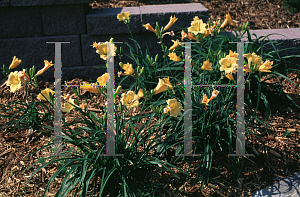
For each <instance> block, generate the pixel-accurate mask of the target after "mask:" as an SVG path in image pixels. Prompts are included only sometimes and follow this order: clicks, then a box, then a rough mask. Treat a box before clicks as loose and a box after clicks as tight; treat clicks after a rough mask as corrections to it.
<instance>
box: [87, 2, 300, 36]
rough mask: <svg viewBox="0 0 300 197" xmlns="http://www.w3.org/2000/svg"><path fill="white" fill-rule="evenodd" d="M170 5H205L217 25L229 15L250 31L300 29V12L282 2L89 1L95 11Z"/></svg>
mask: <svg viewBox="0 0 300 197" xmlns="http://www.w3.org/2000/svg"><path fill="white" fill-rule="evenodd" d="M170 3H172V4H180V3H202V4H203V5H204V6H205V7H206V8H207V9H208V12H209V16H210V17H211V18H212V19H213V20H214V21H215V20H218V19H221V20H222V21H223V20H224V18H225V15H226V14H228V13H229V14H230V16H231V17H232V19H233V20H234V21H235V22H236V23H237V24H238V25H241V24H243V22H245V23H246V22H249V26H248V27H249V29H250V30H255V29H285V28H299V27H300V12H298V13H291V12H290V11H288V10H287V9H285V8H284V7H283V2H282V0H215V1H211V0H152V1H148V0H137V1H119V0H97V1H90V6H92V8H93V9H96V8H120V7H136V6H143V5H158V4H170ZM191 20H192V19H191ZM187 26H189V24H187Z"/></svg>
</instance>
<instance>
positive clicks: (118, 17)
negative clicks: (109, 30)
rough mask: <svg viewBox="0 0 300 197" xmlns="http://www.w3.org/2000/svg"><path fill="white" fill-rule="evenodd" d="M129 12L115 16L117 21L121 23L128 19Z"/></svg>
mask: <svg viewBox="0 0 300 197" xmlns="http://www.w3.org/2000/svg"><path fill="white" fill-rule="evenodd" d="M129 16H130V14H129V12H121V13H120V14H118V15H117V19H119V21H123V20H125V19H127V20H128V19H129Z"/></svg>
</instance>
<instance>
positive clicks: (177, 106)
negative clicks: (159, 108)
mask: <svg viewBox="0 0 300 197" xmlns="http://www.w3.org/2000/svg"><path fill="white" fill-rule="evenodd" d="M167 103H168V105H167V107H165V108H164V114H166V113H168V112H170V116H174V117H177V116H181V115H182V112H181V110H182V109H183V108H182V104H181V103H180V102H178V101H177V100H176V99H168V100H167Z"/></svg>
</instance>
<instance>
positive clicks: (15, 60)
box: [9, 56, 22, 70]
mask: <svg viewBox="0 0 300 197" xmlns="http://www.w3.org/2000/svg"><path fill="white" fill-rule="evenodd" d="M21 62H22V60H19V59H18V58H16V56H14V57H13V60H12V62H11V64H10V66H9V70H11V69H14V68H16V67H17V66H19V65H20V64H21Z"/></svg>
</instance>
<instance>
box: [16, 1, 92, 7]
mask: <svg viewBox="0 0 300 197" xmlns="http://www.w3.org/2000/svg"><path fill="white" fill-rule="evenodd" d="M89 2H90V0H59V1H57V0H26V1H24V0H10V3H11V5H12V6H38V5H62V4H79V3H86V4H89Z"/></svg>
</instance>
